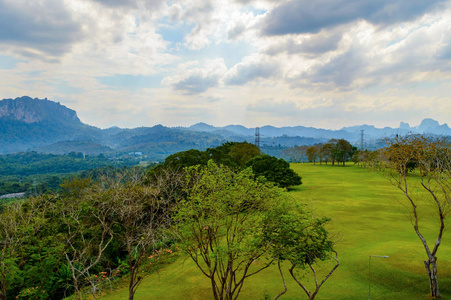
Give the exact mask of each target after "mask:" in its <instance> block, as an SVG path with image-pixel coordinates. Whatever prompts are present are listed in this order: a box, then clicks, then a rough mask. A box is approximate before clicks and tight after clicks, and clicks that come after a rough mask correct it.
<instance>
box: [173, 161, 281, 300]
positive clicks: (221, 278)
mask: <svg viewBox="0 0 451 300" xmlns="http://www.w3.org/2000/svg"><path fill="white" fill-rule="evenodd" d="M187 184H188V186H189V190H188V191H187V194H188V197H187V199H186V200H182V201H181V202H180V203H179V206H178V211H177V213H176V217H175V219H176V221H177V222H178V226H177V230H178V234H179V235H180V241H181V242H180V246H181V248H182V250H184V251H185V252H186V253H187V254H188V255H189V256H190V257H191V259H192V260H193V261H194V262H195V263H196V265H197V266H198V268H199V269H200V270H201V271H202V273H203V274H204V275H205V276H206V277H208V278H209V280H210V283H211V288H212V292H213V296H214V298H215V299H236V298H237V297H238V295H239V293H240V291H241V289H242V287H243V284H244V281H245V280H246V279H247V278H248V277H250V276H252V275H255V274H257V273H258V272H260V271H261V270H263V269H265V268H267V267H269V265H270V263H269V262H266V263H265V262H263V261H262V258H263V255H264V254H265V253H266V251H267V249H268V247H269V244H268V243H267V242H265V240H264V239H263V222H262V220H263V217H264V215H265V214H266V213H267V211H268V210H269V209H270V207H271V206H272V205H273V203H274V201H276V200H278V199H280V198H281V197H283V196H282V194H281V191H280V190H279V189H277V188H274V187H273V186H272V185H270V184H268V183H262V182H258V181H255V180H254V179H253V174H252V172H251V171H250V169H246V170H244V171H241V172H239V173H234V172H233V171H232V170H230V169H229V168H227V167H225V166H218V165H216V164H215V163H213V162H212V161H210V162H209V163H208V165H207V166H203V167H202V166H194V167H191V168H189V169H188V177H187ZM257 261H258V263H257V264H256V262H257Z"/></svg>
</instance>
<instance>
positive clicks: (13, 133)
mask: <svg viewBox="0 0 451 300" xmlns="http://www.w3.org/2000/svg"><path fill="white" fill-rule="evenodd" d="M255 132H256V131H255V128H246V127H244V126H241V125H228V126H224V127H214V126H212V125H208V124H205V123H197V124H195V125H192V126H190V127H165V126H162V125H156V126H153V127H138V128H133V129H123V128H119V127H111V128H108V129H100V128H97V127H94V126H90V125H87V124H84V123H82V122H81V121H80V119H79V118H78V116H77V113H76V112H75V111H74V110H72V109H70V108H67V107H66V106H64V105H61V104H60V103H57V102H54V101H51V100H48V99H38V98H34V99H32V98H30V97H27V96H24V97H20V98H16V99H4V100H1V101H0V154H6V153H13V152H21V151H37V152H43V153H55V154H63V153H69V152H83V153H85V154H91V155H95V154H99V153H104V154H107V155H115V156H117V155H123V154H126V155H127V154H130V153H133V154H134V153H139V155H142V154H143V155H146V156H147V157H148V159H151V160H162V159H164V158H165V157H166V156H168V155H170V154H172V153H175V152H179V151H184V150H188V149H199V150H204V149H206V148H209V147H216V146H218V145H220V144H222V143H224V142H226V141H236V142H239V141H247V142H251V143H253V142H254V141H255ZM259 133H260V145H261V148H262V150H263V151H264V152H266V153H268V154H271V155H276V156H278V155H277V154H278V151H280V150H281V149H283V148H287V147H293V146H301V145H313V144H316V143H321V142H326V141H328V140H329V139H332V138H335V139H341V138H343V139H346V140H348V141H350V142H351V143H352V144H354V145H356V146H358V147H359V146H361V142H362V133H363V141H364V147H365V148H369V149H376V148H378V147H380V146H381V143H380V139H382V138H384V137H390V136H394V135H396V134H401V135H403V134H408V133H429V134H438V135H446V136H451V129H450V128H449V127H448V125H447V124H441V125H440V124H439V122H437V121H436V120H433V119H424V120H423V121H422V122H421V124H420V125H418V126H413V127H411V126H410V125H409V124H407V123H404V122H401V123H400V126H399V128H390V127H385V128H376V127H374V126H372V125H361V126H352V127H344V128H342V129H340V130H327V129H318V128H313V127H304V126H293V127H274V126H269V125H266V126H262V127H260V128H259Z"/></svg>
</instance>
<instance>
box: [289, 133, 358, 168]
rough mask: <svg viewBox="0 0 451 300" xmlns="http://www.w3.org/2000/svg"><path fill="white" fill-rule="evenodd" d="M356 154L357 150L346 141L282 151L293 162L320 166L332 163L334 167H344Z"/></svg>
mask: <svg viewBox="0 0 451 300" xmlns="http://www.w3.org/2000/svg"><path fill="white" fill-rule="evenodd" d="M355 153H357V148H356V147H355V146H352V145H351V143H349V142H348V141H347V140H345V139H339V140H336V139H331V140H329V141H328V142H327V143H324V144H316V145H313V146H296V147H292V148H288V149H284V150H282V154H283V155H284V156H285V157H287V158H288V159H289V160H290V161H292V162H304V161H309V162H313V163H316V162H319V163H320V164H322V163H323V162H324V163H326V164H327V163H328V162H330V163H331V164H332V165H334V164H335V163H338V164H342V165H343V166H344V165H345V163H346V162H347V161H349V160H350V159H351V158H352V157H353V156H354V154H355Z"/></svg>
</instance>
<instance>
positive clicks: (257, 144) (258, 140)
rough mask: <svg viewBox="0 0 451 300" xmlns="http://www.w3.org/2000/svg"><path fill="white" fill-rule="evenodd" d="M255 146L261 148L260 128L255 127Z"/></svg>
mask: <svg viewBox="0 0 451 300" xmlns="http://www.w3.org/2000/svg"><path fill="white" fill-rule="evenodd" d="M255 146H257V147H258V148H260V127H255Z"/></svg>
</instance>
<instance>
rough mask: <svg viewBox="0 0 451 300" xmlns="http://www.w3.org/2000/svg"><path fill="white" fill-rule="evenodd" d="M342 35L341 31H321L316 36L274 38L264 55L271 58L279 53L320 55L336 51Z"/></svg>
mask: <svg viewBox="0 0 451 300" xmlns="http://www.w3.org/2000/svg"><path fill="white" fill-rule="evenodd" d="M342 35H343V32H342V31H341V30H323V31H321V32H319V33H318V34H309V35H290V36H288V37H287V38H281V39H278V38H274V40H273V41H270V42H269V43H268V46H267V48H266V49H265V53H266V54H268V55H271V56H272V55H277V54H279V53H287V54H290V55H291V54H305V55H320V54H323V53H326V52H329V51H333V50H336V49H337V48H338V45H339V43H340V41H341V39H342Z"/></svg>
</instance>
